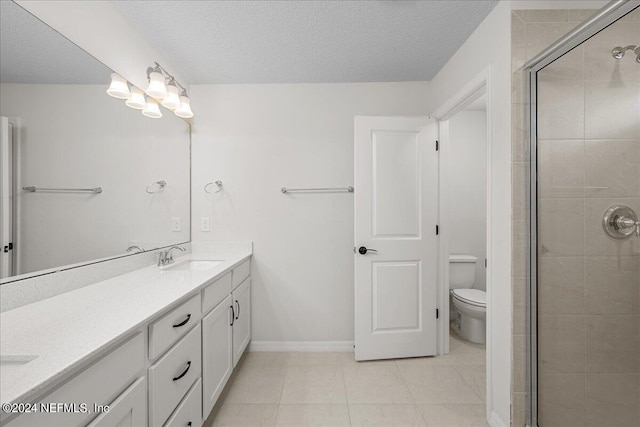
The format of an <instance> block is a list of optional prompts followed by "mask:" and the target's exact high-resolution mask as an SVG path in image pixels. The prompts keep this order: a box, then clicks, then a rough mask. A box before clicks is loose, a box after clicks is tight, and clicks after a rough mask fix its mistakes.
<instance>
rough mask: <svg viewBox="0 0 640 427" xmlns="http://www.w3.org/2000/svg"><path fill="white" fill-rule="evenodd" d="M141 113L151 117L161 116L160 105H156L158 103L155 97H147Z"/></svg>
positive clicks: (157, 117)
mask: <svg viewBox="0 0 640 427" xmlns="http://www.w3.org/2000/svg"><path fill="white" fill-rule="evenodd" d="M142 114H143V115H145V116H147V117H151V118H152V119H159V118H160V117H162V113H161V112H160V107H158V103H157V102H156V101H155V99H151V98H147V105H146V107H144V110H142Z"/></svg>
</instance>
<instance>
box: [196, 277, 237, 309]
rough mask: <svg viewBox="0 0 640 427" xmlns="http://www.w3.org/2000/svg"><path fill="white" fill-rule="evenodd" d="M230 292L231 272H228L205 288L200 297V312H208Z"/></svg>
mask: <svg viewBox="0 0 640 427" xmlns="http://www.w3.org/2000/svg"><path fill="white" fill-rule="evenodd" d="M230 293H231V272H228V273H227V274H225V275H224V276H222V277H221V278H219V279H218V280H216V281H215V282H213V283H212V284H210V285H209V286H207V287H206V288H204V294H203V297H202V312H203V313H208V312H209V310H211V309H213V308H215V306H217V305H218V304H220V302H221V301H222V300H223V299H225V298H226V297H227V295H229V294H230Z"/></svg>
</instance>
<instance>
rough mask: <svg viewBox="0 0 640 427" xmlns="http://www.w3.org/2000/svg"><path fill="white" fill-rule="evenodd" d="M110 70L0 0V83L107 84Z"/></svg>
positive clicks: (22, 12) (17, 7) (55, 33)
mask: <svg viewBox="0 0 640 427" xmlns="http://www.w3.org/2000/svg"><path fill="white" fill-rule="evenodd" d="M110 74H111V70H110V69H109V68H107V67H106V66H105V65H103V64H102V63H101V62H99V61H98V60H97V59H95V58H94V57H92V56H91V55H89V54H88V53H87V52H85V51H84V50H82V49H80V48H79V47H78V46H76V45H75V44H73V43H71V42H70V41H69V40H67V39H66V38H64V37H63V36H61V35H60V34H59V33H57V32H56V31H54V30H53V29H51V28H50V27H49V26H47V25H45V24H44V23H43V22H41V21H40V20H38V19H36V18H35V17H34V16H33V15H31V14H30V13H29V12H27V11H26V10H24V9H23V8H21V7H20V6H18V5H17V4H15V3H14V2H12V1H6V0H1V1H0V82H2V83H60V84H93V83H96V84H104V85H105V87H106V85H108V84H109V82H110V81H111V78H110V77H109V75H110Z"/></svg>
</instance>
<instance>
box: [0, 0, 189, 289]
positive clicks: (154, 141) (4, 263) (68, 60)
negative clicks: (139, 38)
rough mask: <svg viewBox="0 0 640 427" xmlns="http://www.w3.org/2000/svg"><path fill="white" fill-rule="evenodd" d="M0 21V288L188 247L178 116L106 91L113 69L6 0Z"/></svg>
mask: <svg viewBox="0 0 640 427" xmlns="http://www.w3.org/2000/svg"><path fill="white" fill-rule="evenodd" d="M0 19H1V21H0V116H2V117H1V122H2V123H1V124H2V129H1V138H0V140H1V145H0V165H1V169H0V209H1V214H2V218H1V221H0V239H1V246H0V250H1V251H0V256H1V260H0V283H8V282H12V281H15V280H19V279H22V278H25V277H30V276H33V275H36V274H44V273H46V272H51V271H57V270H60V269H65V268H71V267H74V266H77V265H78V264H81V265H82V264H86V263H90V262H96V261H99V260H105V259H110V258H113V257H118V256H124V255H131V254H134V253H136V252H138V251H140V250H141V249H140V248H142V249H144V250H151V249H157V248H159V247H165V246H168V245H172V244H178V243H184V242H188V241H189V240H190V235H191V233H190V129H189V125H188V123H187V122H185V121H184V120H182V119H180V118H178V117H176V116H175V115H174V114H173V113H171V112H170V111H169V110H166V109H163V108H162V107H161V109H162V111H163V117H162V118H158V119H153V118H149V117H145V116H143V115H142V114H141V112H140V111H139V110H135V109H132V108H130V107H128V106H126V105H125V101H124V100H121V99H116V98H113V97H111V96H109V95H107V93H106V89H107V87H108V86H109V83H110V81H111V77H110V76H111V73H112V71H111V70H110V69H109V68H108V67H106V66H105V65H104V64H102V63H100V62H99V61H97V60H96V59H95V58H93V57H92V56H91V55H89V54H88V53H87V52H85V51H83V50H82V49H80V48H79V47H77V46H76V45H74V44H73V43H71V42H70V41H69V40H67V39H66V38H64V37H63V36H61V35H60V34H59V33H57V32H56V31H55V30H53V29H52V28H50V27H48V26H47V25H45V24H44V23H43V22H41V21H40V20H38V19H37V18H35V17H34V16H33V15H31V14H30V13H28V12H27V11H25V10H24V9H22V8H21V7H20V6H18V5H17V4H15V3H14V2H11V1H2V2H0ZM158 182H161V183H160V184H158ZM132 247H133V248H132ZM127 249H129V250H128V251H127Z"/></svg>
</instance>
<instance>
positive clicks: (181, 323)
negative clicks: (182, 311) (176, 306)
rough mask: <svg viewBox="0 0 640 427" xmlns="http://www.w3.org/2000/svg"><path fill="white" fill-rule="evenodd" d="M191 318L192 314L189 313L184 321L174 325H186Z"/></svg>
mask: <svg viewBox="0 0 640 427" xmlns="http://www.w3.org/2000/svg"><path fill="white" fill-rule="evenodd" d="M189 319H191V314H187V318H186V319H184V320H183V321H182V322H180V323H176V324H175V325H173V327H174V328H179V327H180V326H184V325H186V324H187V322H188V321H189Z"/></svg>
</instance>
